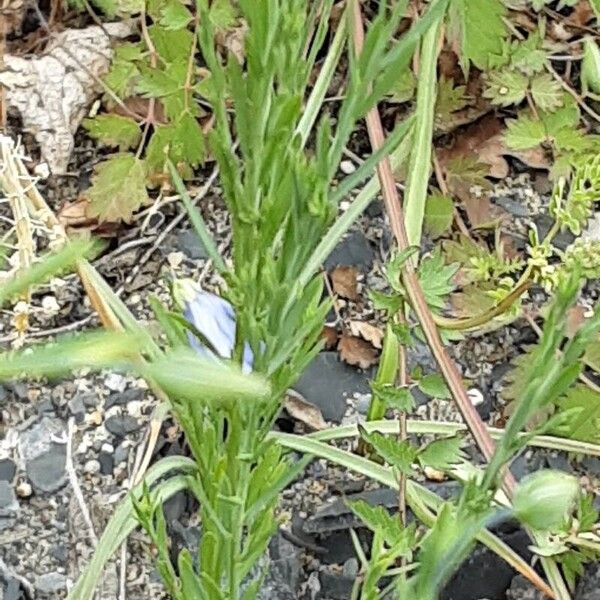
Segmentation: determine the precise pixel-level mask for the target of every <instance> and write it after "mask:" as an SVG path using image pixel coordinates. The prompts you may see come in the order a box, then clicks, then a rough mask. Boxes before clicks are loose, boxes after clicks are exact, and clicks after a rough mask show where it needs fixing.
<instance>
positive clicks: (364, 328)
mask: <svg viewBox="0 0 600 600" xmlns="http://www.w3.org/2000/svg"><path fill="white" fill-rule="evenodd" d="M349 325H350V333H351V334H352V335H354V336H358V337H361V338H363V339H364V340H366V341H367V342H371V344H372V345H373V346H375V348H377V349H379V350H380V349H381V347H382V346H383V336H384V333H383V331H382V330H381V329H379V327H376V326H375V325H371V323H365V322H364V321H350V323H349Z"/></svg>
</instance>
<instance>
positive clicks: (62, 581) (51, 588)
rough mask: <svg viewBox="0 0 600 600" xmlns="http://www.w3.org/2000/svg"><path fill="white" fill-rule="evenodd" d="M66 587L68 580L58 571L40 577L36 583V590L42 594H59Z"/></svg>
mask: <svg viewBox="0 0 600 600" xmlns="http://www.w3.org/2000/svg"><path fill="white" fill-rule="evenodd" d="M66 587H67V578H66V577H65V576H64V575H63V574H62V573H58V572H56V571H53V572H52V573H44V575H40V576H39V577H38V578H37V580H36V583H35V588H36V590H37V591H38V592H40V593H42V594H57V593H58V592H60V591H61V590H64V589H66Z"/></svg>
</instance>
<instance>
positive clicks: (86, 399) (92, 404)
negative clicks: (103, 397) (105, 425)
mask: <svg viewBox="0 0 600 600" xmlns="http://www.w3.org/2000/svg"><path fill="white" fill-rule="evenodd" d="M77 397H78V398H81V400H82V401H83V403H84V404H85V405H86V406H87V407H88V408H97V407H98V396H96V394H77Z"/></svg>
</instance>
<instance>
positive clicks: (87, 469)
mask: <svg viewBox="0 0 600 600" xmlns="http://www.w3.org/2000/svg"><path fill="white" fill-rule="evenodd" d="M83 471H84V473H89V474H90V475H95V474H96V473H100V463H99V462H98V461H97V460H96V459H92V460H88V461H87V462H86V463H85V465H84V466H83Z"/></svg>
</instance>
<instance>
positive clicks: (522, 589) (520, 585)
mask: <svg viewBox="0 0 600 600" xmlns="http://www.w3.org/2000/svg"><path fill="white" fill-rule="evenodd" d="M506 598H507V600H545V599H546V594H544V593H543V592H540V591H539V590H538V589H537V588H536V587H535V586H534V585H533V584H532V583H530V582H529V581H528V580H527V579H525V577H523V575H517V576H516V577H514V578H513V580H512V581H511V584H510V588H509V589H508V591H507V592H506Z"/></svg>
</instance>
